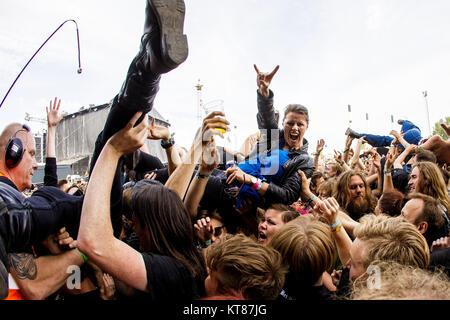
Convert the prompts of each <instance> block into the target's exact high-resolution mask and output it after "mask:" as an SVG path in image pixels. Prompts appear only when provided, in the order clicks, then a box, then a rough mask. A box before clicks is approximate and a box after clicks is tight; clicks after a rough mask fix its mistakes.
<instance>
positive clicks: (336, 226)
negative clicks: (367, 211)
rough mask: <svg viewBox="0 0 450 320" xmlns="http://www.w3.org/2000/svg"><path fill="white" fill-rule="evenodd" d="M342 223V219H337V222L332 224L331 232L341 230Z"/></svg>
mask: <svg viewBox="0 0 450 320" xmlns="http://www.w3.org/2000/svg"><path fill="white" fill-rule="evenodd" d="M341 227H342V224H341V220H339V219H337V220H336V222H335V223H333V224H330V229H331V232H338V231H339V230H341Z"/></svg>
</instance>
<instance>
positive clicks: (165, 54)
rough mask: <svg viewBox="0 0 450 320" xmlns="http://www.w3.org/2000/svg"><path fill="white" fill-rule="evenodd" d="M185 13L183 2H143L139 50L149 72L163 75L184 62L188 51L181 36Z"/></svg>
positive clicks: (164, 0) (185, 42)
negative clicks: (143, 56) (142, 51)
mask: <svg viewBox="0 0 450 320" xmlns="http://www.w3.org/2000/svg"><path fill="white" fill-rule="evenodd" d="M185 12H186V6H185V4H184V1H183V0H147V7H146V9H145V25H144V35H143V37H142V46H143V47H144V49H145V51H146V53H147V57H148V59H149V61H145V62H146V63H149V67H150V70H151V72H153V73H155V74H161V73H167V72H169V71H170V70H173V69H175V68H176V67H178V66H179V65H180V64H181V63H183V62H184V61H185V60H186V59H187V56H188V53H189V49H188V43H187V37H186V35H184V34H183V27H184V15H185Z"/></svg>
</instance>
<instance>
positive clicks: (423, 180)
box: [413, 161, 450, 212]
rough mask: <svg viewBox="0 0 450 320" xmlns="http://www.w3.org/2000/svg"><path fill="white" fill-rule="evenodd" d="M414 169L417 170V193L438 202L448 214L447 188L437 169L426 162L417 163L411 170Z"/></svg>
mask: <svg viewBox="0 0 450 320" xmlns="http://www.w3.org/2000/svg"><path fill="white" fill-rule="evenodd" d="M415 167H417V168H418V169H419V184H418V187H419V188H418V189H419V190H417V191H418V192H420V193H423V194H426V195H429V196H431V197H433V198H435V199H437V200H439V201H440V202H441V204H442V205H443V206H444V207H445V208H446V210H447V212H450V201H449V197H448V193H447V186H446V185H445V181H444V177H443V176H442V173H441V170H440V169H439V167H438V166H437V165H436V164H434V163H432V162H428V161H426V162H418V163H417V164H415V165H414V166H413V168H415Z"/></svg>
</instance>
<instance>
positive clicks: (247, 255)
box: [206, 234, 287, 300]
mask: <svg viewBox="0 0 450 320" xmlns="http://www.w3.org/2000/svg"><path fill="white" fill-rule="evenodd" d="M206 264H207V266H208V268H209V269H210V270H213V271H215V276H216V279H217V282H218V286H217V291H218V292H216V294H218V295H226V294H230V293H232V292H235V291H238V292H242V295H243V296H244V298H245V299H250V300H273V299H275V298H276V297H277V296H278V294H279V293H280V291H281V289H282V288H283V284H284V276H285V274H286V272H287V267H286V266H284V265H283V262H282V258H281V255H280V253H279V252H278V251H276V250H275V249H273V248H270V247H267V246H264V245H262V244H260V243H258V242H256V241H255V240H253V239H250V238H248V237H246V236H245V235H243V234H237V235H234V236H227V237H225V238H223V239H221V240H219V241H217V242H215V243H214V244H213V245H211V246H210V247H208V249H207V250H206Z"/></svg>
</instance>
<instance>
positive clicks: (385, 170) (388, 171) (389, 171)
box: [384, 168, 392, 173]
mask: <svg viewBox="0 0 450 320" xmlns="http://www.w3.org/2000/svg"><path fill="white" fill-rule="evenodd" d="M391 172H392V168H389V169H384V173H391Z"/></svg>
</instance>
